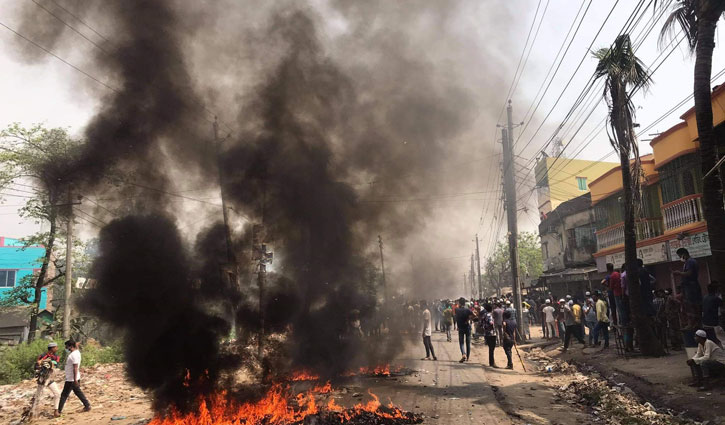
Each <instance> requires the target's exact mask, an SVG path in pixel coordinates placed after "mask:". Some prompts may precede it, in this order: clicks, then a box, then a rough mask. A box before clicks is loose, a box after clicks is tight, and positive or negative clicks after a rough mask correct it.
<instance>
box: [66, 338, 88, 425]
mask: <svg viewBox="0 0 725 425" xmlns="http://www.w3.org/2000/svg"><path fill="white" fill-rule="evenodd" d="M65 351H66V353H68V357H67V358H66V360H65V385H64V386H63V391H62V392H61V393H60V403H59V404H58V413H59V414H60V413H61V412H62V411H63V406H65V402H66V400H68V396H69V395H70V392H71V391H73V394H75V395H76V397H78V398H79V399H80V401H81V403H83V411H84V412H88V411H90V410H91V404H90V403H89V402H88V399H87V398H86V396H85V394H83V391H82V390H81V352H80V350H78V343H77V342H75V341H73V340H72V339H70V340H68V341H66V342H65Z"/></svg>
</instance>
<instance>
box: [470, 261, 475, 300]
mask: <svg viewBox="0 0 725 425" xmlns="http://www.w3.org/2000/svg"><path fill="white" fill-rule="evenodd" d="M474 264H475V256H474V255H473V254H471V272H470V273H469V274H468V280H469V282H470V284H471V298H474V297H475V296H476V290H475V289H474V288H475V286H474V285H475V284H474V283H473V282H474V279H475V278H474V276H475V275H476V271H475V266H474Z"/></svg>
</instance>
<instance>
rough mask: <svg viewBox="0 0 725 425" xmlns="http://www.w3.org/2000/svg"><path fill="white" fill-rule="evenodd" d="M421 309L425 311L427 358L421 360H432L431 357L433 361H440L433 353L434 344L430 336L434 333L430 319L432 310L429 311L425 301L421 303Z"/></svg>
mask: <svg viewBox="0 0 725 425" xmlns="http://www.w3.org/2000/svg"><path fill="white" fill-rule="evenodd" d="M420 308H422V309H423V325H422V328H423V345H424V346H425V357H423V358H422V359H421V360H430V358H431V356H432V357H433V360H438V359H437V358H436V353H435V351H433V343H432V342H431V341H430V335H431V333H432V329H431V328H432V327H433V324H432V323H431V322H432V321H431V317H430V310H428V306H427V305H426V302H425V301H421V302H420Z"/></svg>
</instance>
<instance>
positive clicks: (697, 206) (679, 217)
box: [662, 193, 705, 231]
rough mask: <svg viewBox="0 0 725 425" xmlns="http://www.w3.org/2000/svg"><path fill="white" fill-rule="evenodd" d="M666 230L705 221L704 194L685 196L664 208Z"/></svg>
mask: <svg viewBox="0 0 725 425" xmlns="http://www.w3.org/2000/svg"><path fill="white" fill-rule="evenodd" d="M662 216H663V217H664V222H665V229H666V230H668V231H669V230H672V229H676V228H678V227H682V226H685V225H687V224H690V223H697V222H699V221H703V220H704V219H705V216H704V215H703V213H702V194H699V193H697V194H694V195H689V196H685V197H684V198H680V199H678V200H676V201H673V202H670V203H667V204H665V205H663V206H662Z"/></svg>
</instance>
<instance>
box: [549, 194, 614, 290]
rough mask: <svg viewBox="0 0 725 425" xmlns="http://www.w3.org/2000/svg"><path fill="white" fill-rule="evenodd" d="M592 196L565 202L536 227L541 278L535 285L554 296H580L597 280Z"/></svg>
mask: <svg viewBox="0 0 725 425" xmlns="http://www.w3.org/2000/svg"><path fill="white" fill-rule="evenodd" d="M591 196H592V194H591V193H586V194H584V195H580V196H578V197H576V198H574V199H571V200H568V201H565V202H563V203H561V204H560V205H559V206H558V207H556V208H555V209H554V210H553V211H551V212H550V213H549V214H547V216H546V217H545V218H544V219H543V220H542V221H541V224H539V235H540V237H541V253H542V258H543V261H544V274H543V275H542V276H541V277H540V278H539V284H540V285H541V286H544V287H545V288H546V290H548V291H551V292H552V293H554V294H556V295H557V296H563V295H565V294H569V295H583V294H584V292H586V291H588V290H591V289H592V282H598V281H599V279H600V278H601V276H600V275H599V274H598V272H597V269H596V267H595V265H594V257H593V254H594V252H595V251H596V236H595V234H594V232H595V227H594V210H593V209H592V198H591Z"/></svg>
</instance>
